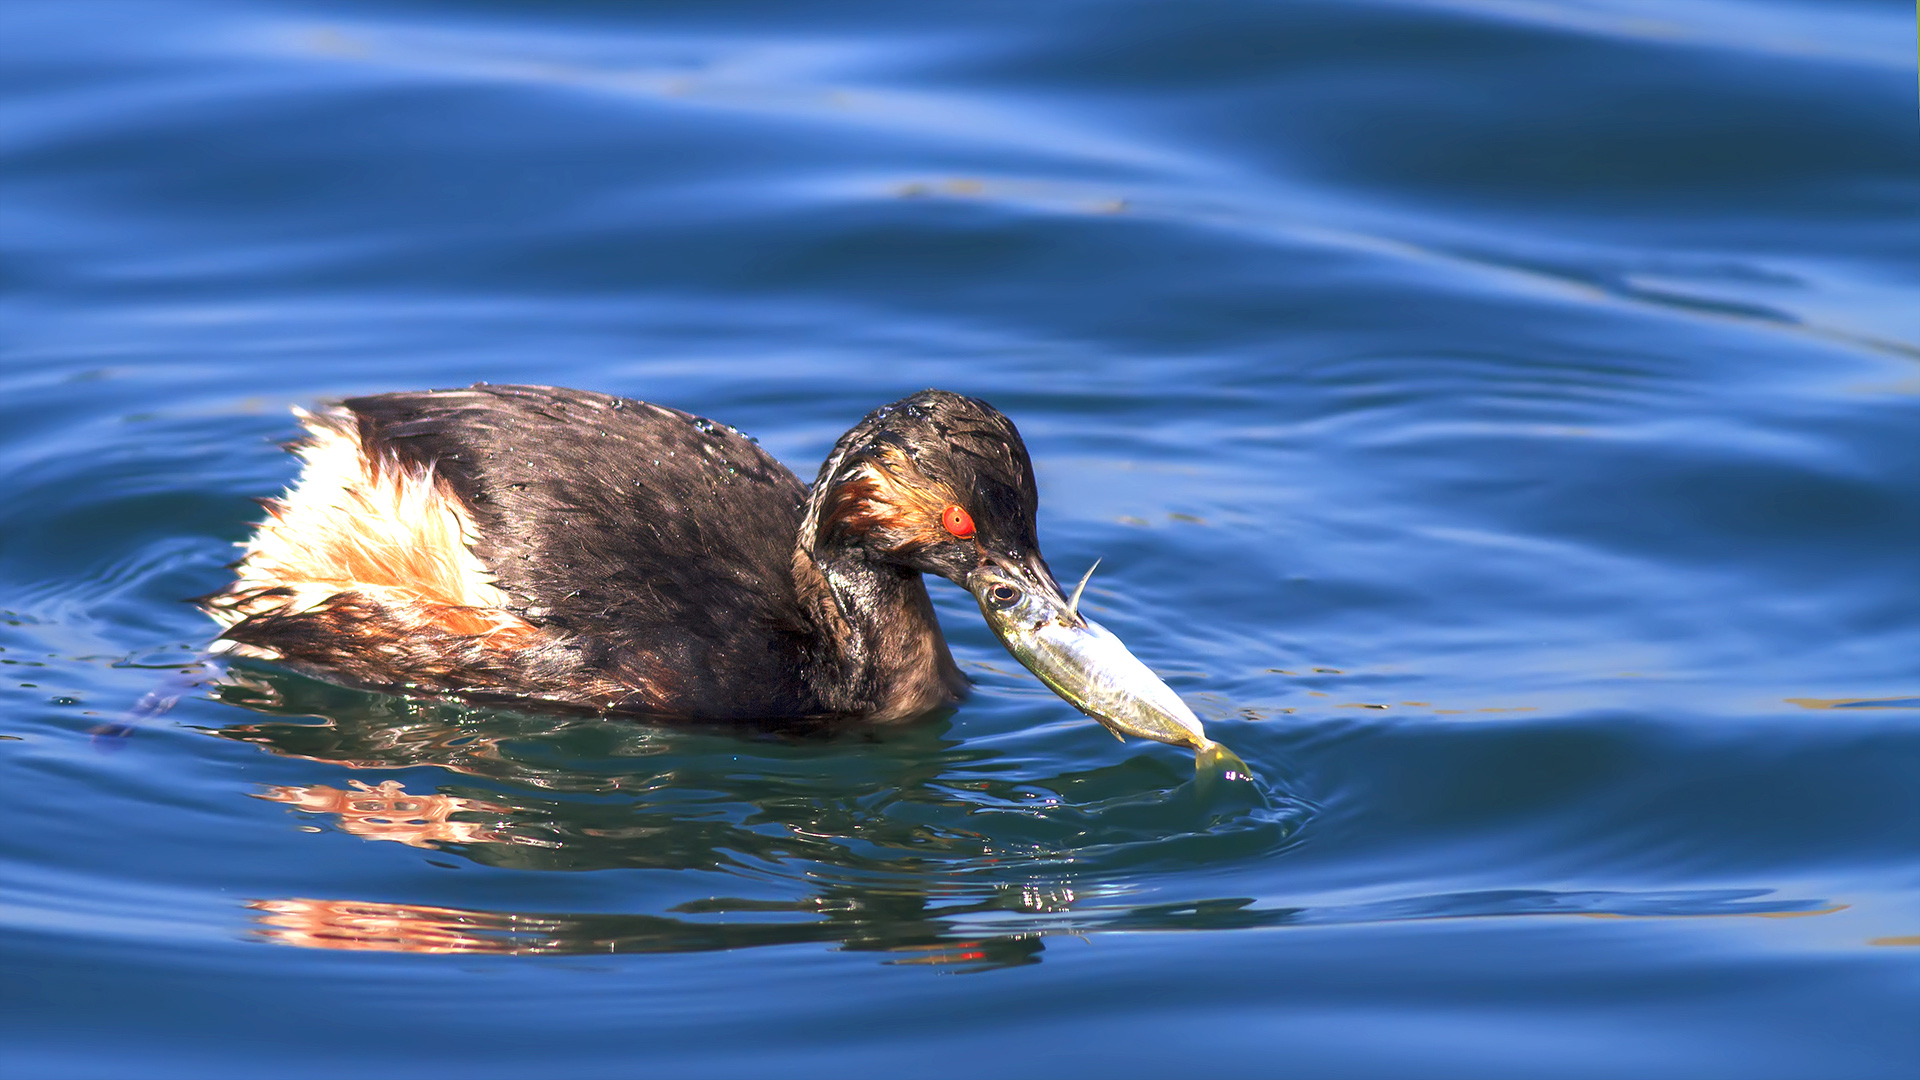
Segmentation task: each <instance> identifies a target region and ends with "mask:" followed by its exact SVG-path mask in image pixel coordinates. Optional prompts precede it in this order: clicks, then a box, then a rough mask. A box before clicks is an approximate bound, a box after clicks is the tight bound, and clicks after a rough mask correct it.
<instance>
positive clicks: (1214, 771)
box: [1193, 742, 1253, 780]
mask: <svg viewBox="0 0 1920 1080" xmlns="http://www.w3.org/2000/svg"><path fill="white" fill-rule="evenodd" d="M1193 771H1194V772H1195V773H1198V774H1199V775H1201V776H1205V777H1214V776H1217V777H1220V778H1221V779H1223V780H1251V779H1253V770H1252V769H1249V768H1247V763H1246V762H1244V761H1241V760H1240V755H1239V754H1236V753H1234V752H1233V751H1231V750H1229V749H1227V748H1226V747H1224V746H1222V745H1220V744H1219V743H1217V742H1207V743H1205V744H1203V745H1202V746H1201V747H1200V749H1199V750H1196V751H1194V755H1193Z"/></svg>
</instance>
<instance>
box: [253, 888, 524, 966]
mask: <svg viewBox="0 0 1920 1080" xmlns="http://www.w3.org/2000/svg"><path fill="white" fill-rule="evenodd" d="M247 906H248V907H251V908H253V909H255V910H256V911H260V912H263V914H262V915H261V916H260V917H259V921H260V926H259V927H258V928H256V930H255V931H254V932H255V933H257V934H259V935H260V936H261V937H263V938H266V939H267V940H268V941H272V942H275V943H277V944H281V945H298V946H300V947H301V948H306V949H344V950H349V951H354V952H411V953H486V954H491V955H511V954H520V953H537V952H545V951H550V950H549V949H547V948H543V947H542V943H541V941H540V940H539V939H537V938H536V939H533V940H525V939H519V940H516V939H515V938H514V937H513V935H514V934H515V933H516V932H519V933H526V932H527V931H528V930H529V929H533V928H530V927H523V926H521V925H520V921H519V920H518V919H517V918H516V917H515V916H513V915H503V914H500V913H498V912H491V911H462V910H460V909H458V908H441V907H427V906H425V905H422V904H381V903H374V902H371V901H365V900H313V899H309V898H306V897H293V898H291V899H287V900H255V901H252V902H251V903H249V904H248V905H247Z"/></svg>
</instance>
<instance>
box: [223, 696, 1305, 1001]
mask: <svg viewBox="0 0 1920 1080" xmlns="http://www.w3.org/2000/svg"><path fill="white" fill-rule="evenodd" d="M213 693H214V696H215V697H217V698H218V700H220V701H222V702H225V703H228V704H232V705H236V706H240V707H243V708H245V709H247V710H249V711H251V712H253V713H256V714H259V718H258V719H254V720H251V721H249V722H245V723H239V724H234V725H230V726H226V727H222V728H217V729H209V733H210V734H213V735H216V736H218V737H220V738H224V739H231V740H235V741H240V742H246V743H250V744H253V745H255V746H258V747H261V748H262V749H264V750H267V751H269V752H271V753H273V754H275V755H277V756H280V757H284V758H290V759H298V760H303V761H309V762H314V763H318V764H322V765H326V766H330V767H337V768H344V769H349V770H353V771H354V772H356V773H362V774H365V773H374V774H376V775H371V776H367V775H361V776H349V777H341V776H339V775H338V774H337V772H334V771H333V770H332V769H329V770H328V773H327V775H325V776H323V777H318V778H316V781H315V782H310V783H298V784H276V785H270V786H266V787H264V788H263V789H262V790H259V791H256V792H252V793H251V794H253V795H254V796H255V797H257V798H261V799H265V800H269V801H273V802H278V803H282V804H284V805H286V806H287V807H289V808H291V809H293V810H295V811H297V812H299V813H300V814H301V815H302V816H303V817H306V816H309V815H310V816H311V817H310V819H309V820H312V821H314V822H316V823H319V822H324V823H326V824H328V825H330V826H331V827H333V828H335V829H338V830H340V831H342V832H346V833H349V834H352V835H354V836H358V837H360V838H362V839H365V840H369V841H384V842H394V843H401V844H406V845H409V846H412V847H417V848H423V849H430V850H433V851H436V852H438V853H440V854H441V855H442V856H453V857H457V858H462V859H466V860H468V861H470V862H472V863H475V864H479V865H484V866H489V867H498V868H506V869H514V870H522V871H546V872H583V871H596V870H612V869H645V870H668V871H694V872H701V873H710V874H716V875H721V876H722V877H723V878H732V879H734V880H735V881H736V882H737V883H738V886H739V887H738V888H735V889H729V890H727V891H733V892H738V893H741V894H744V895H743V896H739V897H725V896H719V897H708V898H703V899H700V900H697V901H691V902H685V901H683V902H680V903H672V902H671V901H669V902H667V906H666V908H665V910H664V911H662V912H659V913H648V914H624V913H623V914H566V913H552V912H497V911H477V910H464V909H456V908H449V907H440V906H429V905H417V904H408V903H390V902H385V901H381V902H371V901H362V900H355V899H337V898H334V899H316V898H306V897H292V898H262V899H259V900H256V901H255V902H254V903H253V907H254V909H255V911H256V912H257V916H256V918H257V922H258V924H259V925H258V931H259V933H260V934H261V935H262V936H264V937H265V938H266V939H268V940H272V941H276V942H280V943H283V944H294V945H303V946H312V947H324V948H338V949H377V950H389V951H409V952H449V953H509V954H552V953H607V952H681V951H704V950H710V949H730V948H743V947H749V946H756V945H773V944H801V943H829V944H833V945H836V946H838V947H840V948H844V949H849V950H857V951H880V952H886V953H889V954H897V955H892V956H891V958H890V962H901V963H929V964H942V965H950V966H959V967H975V966H989V967H992V966H1005V965H1008V964H1017V963H1027V962H1032V960H1033V959H1034V958H1035V957H1036V956H1037V954H1038V953H1039V952H1040V951H1041V948H1040V938H1041V937H1043V936H1045V935H1046V934H1049V933H1061V932H1069V933H1078V932H1080V931H1079V930H1077V929H1075V926H1076V925H1077V923H1076V921H1075V918H1074V917H1073V912H1074V911H1075V910H1077V909H1078V908H1079V907H1081V906H1085V905H1087V904H1089V903H1091V902H1093V901H1095V900H1098V899H1099V898H1102V897H1105V898H1109V899H1111V898H1114V897H1116V896H1118V895H1120V894H1122V893H1125V892H1128V891H1131V890H1132V889H1134V888H1135V887H1136V885H1137V883H1138V882H1140V881H1142V880H1147V879H1153V880H1160V881H1166V880H1177V879H1178V877H1179V876H1180V875H1182V874H1184V873H1190V872H1192V871H1195V870H1199V869H1202V868H1218V867H1221V866H1231V865H1234V864H1241V863H1250V862H1257V861H1260V860H1265V859H1268V858H1271V857H1275V856H1278V855H1280V854H1282V853H1283V852H1284V851H1285V850H1286V849H1288V848H1289V847H1291V846H1292V845H1294V844H1295V843H1297V842H1298V838H1299V833H1300V831H1301V829H1302V827H1303V826H1304V825H1305V824H1306V822H1307V821H1308V820H1309V818H1310V815H1311V807H1310V806H1309V805H1308V804H1306V803H1305V802H1304V801H1302V800H1300V799H1297V798H1294V797H1292V796H1290V795H1289V794H1287V793H1286V792H1284V791H1280V790H1276V789H1274V788H1272V787H1269V786H1266V785H1258V784H1249V783H1221V784H1213V785H1204V786H1203V785H1200V784H1197V783H1196V782H1195V778H1194V775H1193V772H1192V770H1191V769H1190V768H1184V767H1182V765H1184V762H1170V761H1168V760H1165V759H1166V757H1167V755H1156V754H1152V753H1148V752H1144V751H1143V752H1142V753H1140V754H1138V755H1135V756H1132V757H1129V758H1127V759H1126V760H1123V761H1121V762H1119V763H1117V764H1113V763H1108V764H1090V765H1088V766H1086V767H1083V768H1067V769H1058V768H1057V766H1058V765H1059V764H1061V763H1060V762H1034V761H1031V760H1020V759H1017V758H1014V757H1010V756H1009V755H1007V754H1005V753H1003V752H1000V751H997V750H993V749H983V748H981V747H979V746H977V745H968V744H965V743H963V742H961V741H959V740H957V739H954V738H953V737H951V735H950V724H949V723H948V722H947V721H945V720H940V719H935V720H930V721H928V722H925V723H921V724H916V725H910V726H906V727H902V728H899V729H890V730H888V731H886V732H884V733H876V732H872V731H831V730H819V731H812V732H808V733H806V734H802V735H794V734H790V733H789V734H772V733H767V732H764V731H753V730H746V729H738V728H730V729H724V730H716V729H712V728H687V727H667V726H661V725H653V724H646V723H641V722H635V721H628V720H611V719H603V718H598V717H579V716H541V715H530V714H527V713H521V712H514V711H510V710H504V709H494V708H485V707H479V706H475V705H472V704H469V703H457V702H446V701H431V700H418V699H409V698H403V697H395V696H389V695H381V694H371V693H365V692H361V691H356V690H350V689H344V688H341V687H337V686H332V685H328V684H325V683H321V682H317V681H314V680H311V679H307V678H303V677H301V676H298V675H293V674H288V673H285V672H279V671H273V670H261V669H256V668H236V669H234V670H231V671H229V672H228V673H227V674H226V675H225V676H223V677H222V679H221V680H220V681H219V682H217V683H216V684H215V685H214V686H213ZM423 768H427V769H431V770H437V771H436V772H429V773H426V774H425V775H424V776H423V775H422V774H421V773H420V772H419V771H418V770H421V769H423ZM390 770H407V773H406V775H405V776H403V777H382V776H379V775H377V774H378V773H379V772H383V771H390ZM716 884H719V885H723V886H724V884H725V882H724V880H722V881H719V882H716ZM716 891H718V890H716ZM769 892H771V893H774V894H776V895H774V896H773V897H771V898H768V896H767V895H766V894H768V893H769ZM1206 903H1209V904H1210V903H1213V901H1207V902H1206ZM1127 910H1131V909H1127ZM1112 917H1113V912H1112V911H1111V910H1104V912H1103V914H1102V915H1101V916H1100V918H1101V919H1103V920H1104V919H1110V918H1112ZM1036 918H1040V921H1038V922H1036V921H1034V920H1035V919H1036ZM1139 918H1142V919H1149V918H1150V916H1146V915H1141V916H1139ZM1170 918H1171V916H1170ZM1188 918H1190V916H1182V917H1181V919H1188ZM1175 921H1176V922H1177V921H1180V920H1175ZM1003 924H1004V925H1003ZM1128 928H1129V929H1138V928H1140V927H1139V926H1129V927H1128Z"/></svg>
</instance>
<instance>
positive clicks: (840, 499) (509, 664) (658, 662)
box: [202, 385, 1058, 722]
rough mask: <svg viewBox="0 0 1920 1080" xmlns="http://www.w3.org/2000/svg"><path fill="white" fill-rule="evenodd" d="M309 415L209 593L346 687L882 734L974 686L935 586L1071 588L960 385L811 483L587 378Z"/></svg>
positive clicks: (1000, 445)
mask: <svg viewBox="0 0 1920 1080" xmlns="http://www.w3.org/2000/svg"><path fill="white" fill-rule="evenodd" d="M303 422H304V423H305V424H306V426H307V428H308V431H309V436H308V437H307V438H306V439H304V440H302V441H301V442H300V443H297V444H294V447H293V448H294V450H295V451H296V453H299V454H300V455H301V457H302V459H303V461H304V462H305V468H304V470H303V472H302V475H301V479H300V481H299V482H298V483H297V484H296V485H295V486H294V487H293V488H292V489H290V490H289V492H288V493H287V495H286V497H285V498H283V499H281V500H273V501H269V502H268V503H267V508H268V512H269V516H268V519H267V520H266V521H264V522H262V523H261V525H260V527H259V529H258V530H257V531H256V533H255V535H254V537H253V538H252V540H251V541H249V543H248V544H247V545H245V546H246V549H247V551H246V555H245V557H244V558H243V559H242V560H241V562H240V563H239V564H237V570H238V573H237V576H236V580H235V581H234V582H233V583H232V584H231V585H229V586H228V587H227V588H225V589H223V590H222V591H220V592H218V593H216V594H214V595H212V596H209V597H207V598H204V599H203V601H202V604H203V605H204V606H205V607H206V609H207V610H208V611H209V612H210V613H211V614H213V615H214V617H215V618H217V619H219V620H221V621H222V622H223V623H225V624H226V625H225V629H224V630H223V632H222V633H221V635H220V640H221V643H222V647H224V648H227V649H229V650H231V651H233V652H236V653H239V654H241V655H245V656H253V657H258V658H263V659H270V660H274V661H277V662H280V663H282V664H286V665H289V666H292V667H295V668H298V669H301V670H304V671H308V672H310V673H314V674H317V675H320V676H322V677H325V678H329V679H333V680H336V681H343V682H348V683H353V684H358V685H363V686H370V687H377V688H385V689H394V690H402V691H411V692H425V693H443V694H456V695H465V696H473V697H482V698H507V699H518V700H525V701H534V702H544V703H548V704H554V705H564V706H569V707H578V708H587V709H596V710H607V711H617V712H633V713H644V714H653V715H660V716H670V717H680V718H686V719H700V720H744V721H772V722H779V721H788V720H793V721H798V720H803V719H810V718H812V719H818V718H829V717H853V718H859V719H864V720H868V721H891V720H899V719H904V718H907V717H911V716H914V715H918V714H921V713H924V712H926V711H928V710H931V709H934V708H938V707H940V706H943V705H948V704H951V703H953V702H955V701H957V700H958V699H959V698H960V697H961V696H962V695H963V693H964V692H965V688H966V683H965V680H964V678H963V677H962V676H961V675H960V673H959V671H958V669H957V668H956V667H955V665H954V662H953V659H952V656H951V655H950V654H949V652H948V650H947V645H946V642H945V640H944V639H943V637H942V636H941V633H940V627H939V623H938V622H937V620H936V619H935V617H934V613H933V608H932V605H931V604H930V602H929V601H928V598H927V593H926V589H925V586H924V585H923V583H922V581H921V575H922V574H923V573H933V574H939V575H941V576H944V577H948V578H951V579H953V580H956V581H963V582H964V581H965V579H966V577H967V575H968V574H969V573H971V572H972V571H974V570H975V569H976V568H978V567H980V566H982V565H984V564H986V563H988V562H993V563H995V564H998V565H1001V566H1005V567H1012V568H1018V569H1019V570H1020V572H1021V573H1023V574H1025V575H1027V577H1028V578H1030V579H1032V580H1034V581H1036V582H1039V583H1042V587H1044V588H1046V589H1049V590H1051V592H1052V593H1053V594H1055V595H1057V593H1058V585H1057V584H1056V583H1054V582H1053V580H1052V577H1051V575H1050V574H1049V572H1048V571H1047V569H1046V566H1045V563H1044V562H1043V561H1041V559H1040V556H1039V550H1038V545H1037V543H1036V541H1035V538H1034V512H1035V506H1036V492H1035V488H1034V481H1033V469H1032V466H1031V464H1030V463H1029V460H1028V457H1027V451H1026V447H1025V445H1024V444H1023V443H1022V442H1021V439H1020V434H1019V432H1018V431H1017V430H1016V429H1015V428H1014V425H1013V423H1012V422H1011V421H1010V420H1008V419H1007V418H1006V417H1005V416H1003V415H1001V414H1000V413H999V412H998V411H997V410H995V409H994V408H993V407H992V406H990V405H988V404H987V403H985V402H983V401H979V400H976V399H973V398H967V397H962V396H960V395H957V394H952V393H947V392H944V391H938V390H928V391H923V392H921V393H918V394H915V395H913V396H911V397H908V398H905V399H902V400H901V401H898V402H895V403H894V404H892V405H888V406H885V407H882V408H880V409H876V410H875V411H874V412H872V413H871V414H869V415H868V416H867V417H866V418H865V419H864V420H862V421H861V422H860V423H859V424H857V425H855V426H854V428H853V429H852V430H851V431H849V432H847V434H846V435H844V436H842V437H841V439H840V440H839V442H838V443H837V444H836V445H835V447H834V449H833V452H832V454H831V455H829V457H828V459H827V461H826V463H825V464H824V465H823V466H822V467H821V469H820V473H819V476H818V478H817V479H816V480H815V482H814V484H813V485H812V487H811V488H809V487H808V486H807V485H804V484H802V483H801V481H800V480H799V479H798V478H797V477H795V476H794V475H793V473H791V472H790V471H788V470H787V469H786V468H785V467H784V466H782V465H781V464H780V463H779V462H777V461H775V460H774V459H773V458H772V457H771V456H770V455H768V454H767V453H766V452H765V451H763V450H761V449H760V448H759V446H757V445H756V444H755V443H754V442H753V441H752V440H751V439H748V438H747V437H746V436H743V435H741V434H740V433H739V432H737V431H735V430H733V429H732V428H729V427H727V426H725V425H723V424H717V423H714V422H712V421H709V420H704V419H701V418H699V417H696V416H693V415H690V414H688V413H684V412H681V411H679V410H676V409H670V408H666V407H664V406H659V405H651V404H647V403H643V402H638V401H631V400H627V399H624V398H617V397H611V396H608V395H605V394H596V393H591V392H587V391H580V390H565V389H559V388H554V387H538V386H484V385H482V386H474V387H471V388H468V389H465V390H444V391H427V392H419V393H396V394H381V395H377V396H372V397H361V398H352V399H349V400H347V401H344V402H342V403H340V404H339V405H337V406H334V407H332V408H329V409H327V410H325V411H323V412H320V413H318V414H313V415H305V414H303ZM953 507H959V508H961V510H962V511H963V512H964V516H965V517H966V518H967V521H968V524H969V525H970V526H971V529H970V532H971V534H970V535H956V534H955V532H954V531H952V528H951V527H950V526H949V525H948V524H947V523H946V522H950V521H954V520H959V519H957V518H953V517H951V516H949V517H946V518H945V519H943V514H947V513H948V512H949V511H950V508H953Z"/></svg>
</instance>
